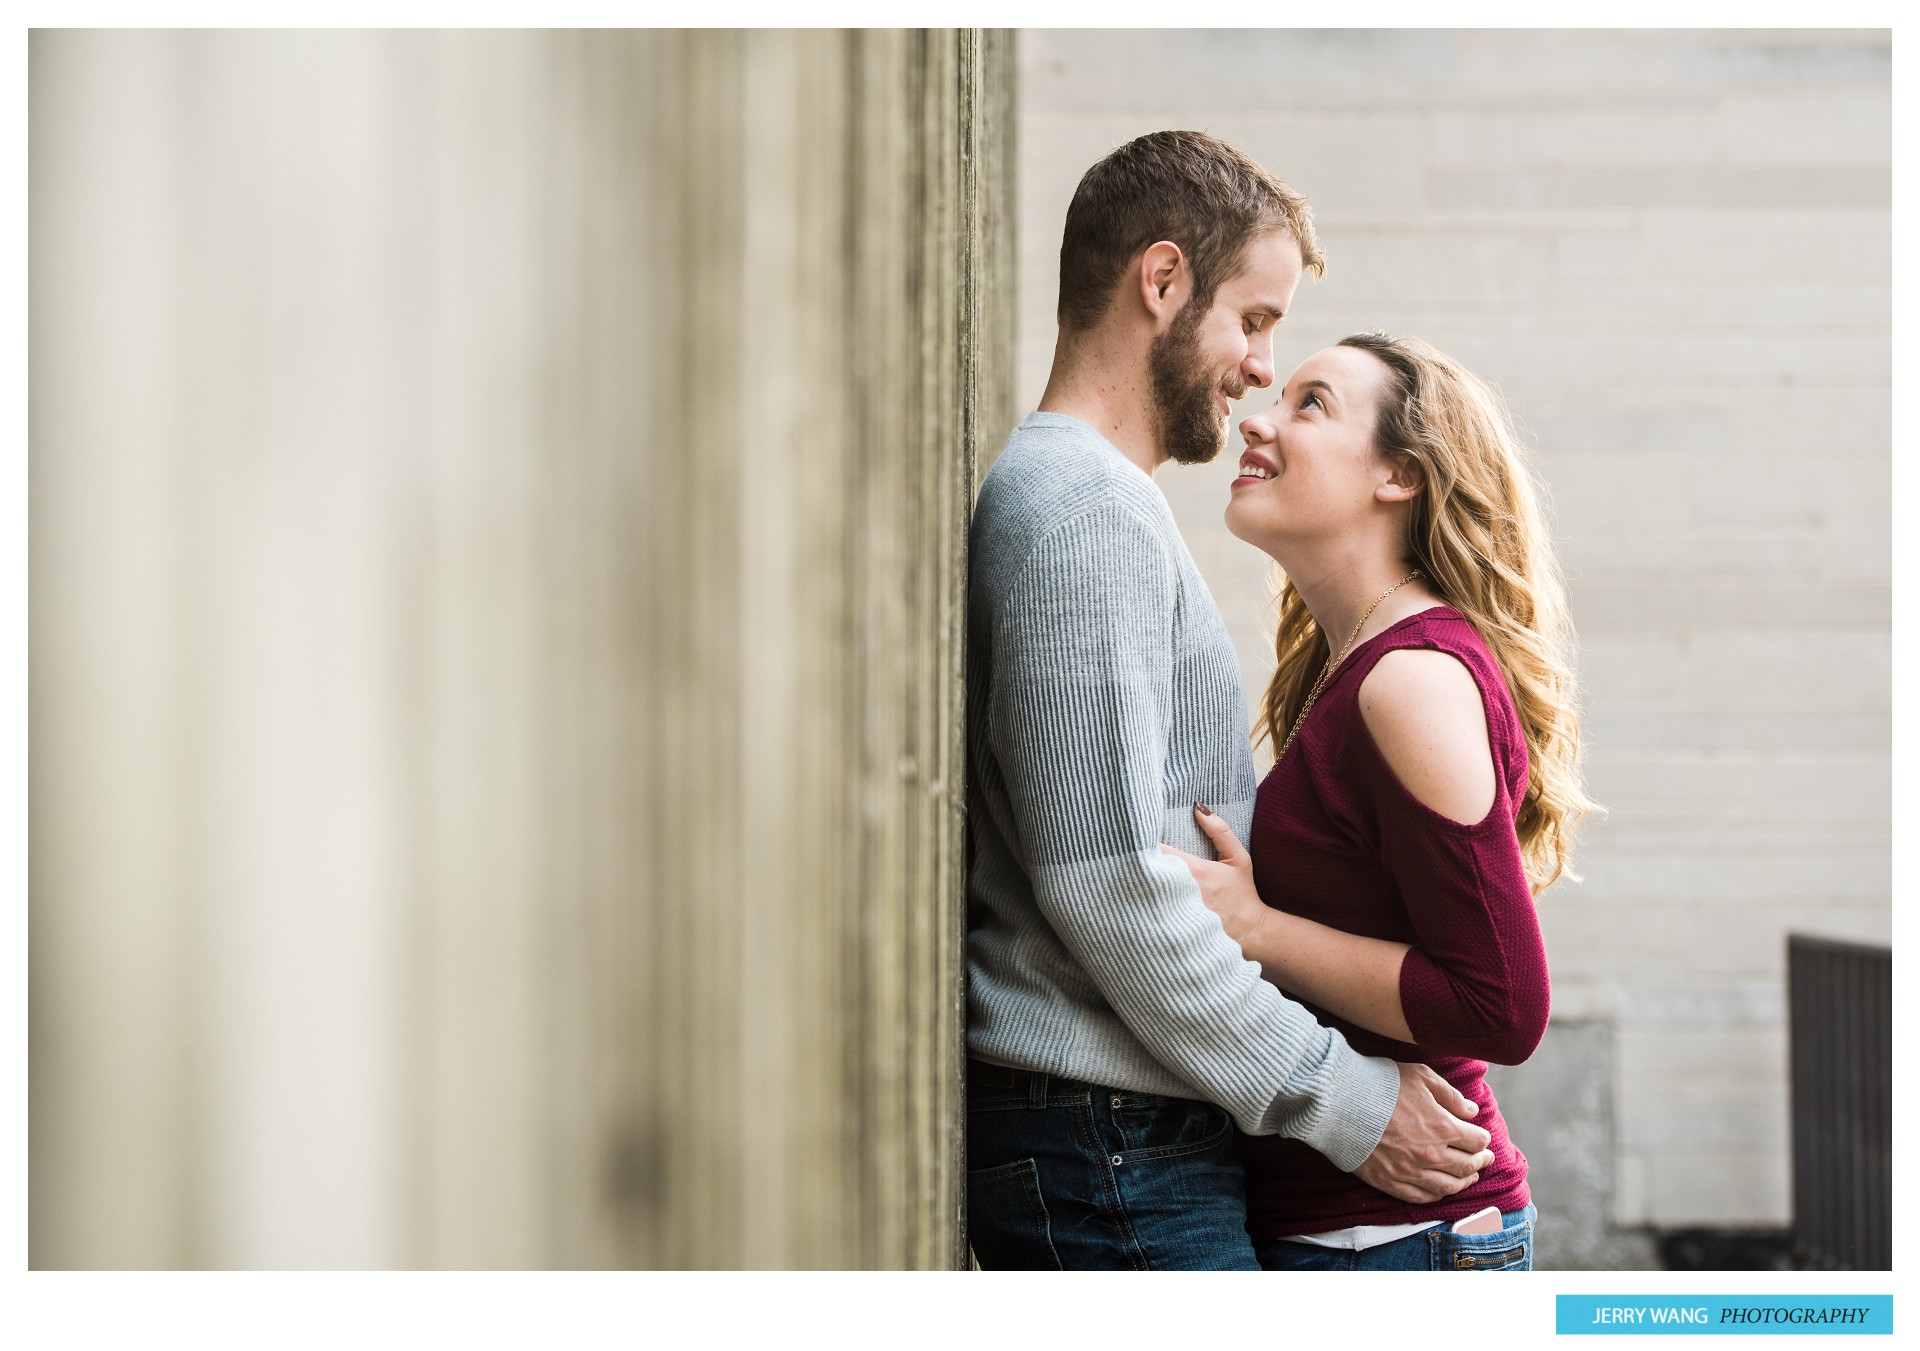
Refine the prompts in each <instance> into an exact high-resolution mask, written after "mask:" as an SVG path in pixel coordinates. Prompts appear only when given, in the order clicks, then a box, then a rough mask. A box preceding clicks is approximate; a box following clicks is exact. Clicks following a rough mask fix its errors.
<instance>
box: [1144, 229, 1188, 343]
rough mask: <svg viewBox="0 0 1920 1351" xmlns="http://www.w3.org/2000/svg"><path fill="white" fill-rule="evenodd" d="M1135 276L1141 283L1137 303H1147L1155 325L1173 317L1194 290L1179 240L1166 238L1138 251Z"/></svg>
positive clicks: (1159, 324)
mask: <svg viewBox="0 0 1920 1351" xmlns="http://www.w3.org/2000/svg"><path fill="white" fill-rule="evenodd" d="M1135 279H1136V280H1137V281H1138V283H1139V286H1140V303H1141V304H1142V305H1144V306H1146V310H1147V313H1148V314H1149V315H1151V316H1152V317H1153V319H1154V326H1155V327H1156V328H1158V327H1160V326H1161V325H1162V324H1163V323H1168V322H1171V321H1172V319H1173V316H1174V315H1176V314H1178V313H1179V312H1180V307H1181V306H1182V305H1184V304H1186V303H1187V296H1188V295H1189V294H1190V293H1191V292H1192V290H1193V272H1192V269H1190V268H1189V267H1188V266H1187V255H1186V254H1185V253H1183V252H1181V249H1180V246H1179V245H1178V244H1174V243H1171V242H1170V241H1168V240H1165V239H1163V240H1161V241H1160V242H1159V243H1157V244H1149V245H1148V246H1147V250H1146V252H1145V253H1142V254H1141V255H1140V262H1139V266H1138V268H1137V270H1136V273H1135Z"/></svg>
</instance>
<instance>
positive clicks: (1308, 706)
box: [1273, 568, 1420, 765]
mask: <svg viewBox="0 0 1920 1351" xmlns="http://www.w3.org/2000/svg"><path fill="white" fill-rule="evenodd" d="M1419 575H1420V569H1419V568H1415V569H1414V570H1413V571H1412V572H1409V573H1408V574H1407V575H1406V576H1404V577H1402V578H1401V579H1400V580H1399V581H1397V582H1395V583H1394V584H1393V585H1392V586H1390V587H1388V588H1387V589H1386V590H1385V591H1382V592H1381V593H1380V596H1379V599H1377V600H1375V601H1374V602H1373V604H1371V605H1369V606H1368V607H1367V612H1366V613H1365V614H1363V615H1361V616H1360V622H1359V623H1358V624H1355V625H1354V626H1353V632H1352V633H1349V634H1348V635H1347V645H1346V646H1345V647H1343V648H1341V649H1340V655H1339V656H1337V657H1329V658H1327V664H1326V665H1325V666H1324V667H1322V668H1321V670H1320V678H1319V679H1318V680H1316V681H1314V682H1313V688H1312V689H1311V690H1308V691H1307V702H1306V703H1304V704H1302V705H1301V706H1300V716H1299V717H1297V718H1295V719H1294V720H1293V730H1292V731H1290V732H1288V733H1287V739H1286V740H1285V741H1283V742H1281V743H1280V754H1278V755H1276V756H1274V757H1273V762H1274V763H1275V764H1276V765H1277V764H1279V763H1280V762H1281V760H1283V759H1285V758H1286V754H1287V747H1289V746H1291V745H1292V744H1293V739H1294V738H1295V737H1297V736H1299V735H1300V724H1301V723H1303V722H1305V721H1306V720H1307V714H1309V713H1311V712H1313V701H1314V700H1315V699H1318V698H1319V697H1320V691H1321V690H1322V689H1324V688H1326V684H1327V677H1329V676H1331V675H1332V674H1333V668H1334V667H1336V666H1338V665H1339V664H1340V663H1341V662H1343V661H1345V660H1346V659H1347V653H1349V652H1351V651H1353V643H1354V640H1355V639H1356V638H1358V637H1359V636H1360V630H1361V629H1363V628H1365V627H1366V626H1367V621H1368V620H1369V619H1371V618H1373V612H1374V611H1375V610H1377V609H1379V608H1380V602H1381V601H1383V600H1385V599H1386V598H1387V597H1388V596H1391V595H1392V594H1393V593H1394V592H1396V591H1398V590H1399V589H1400V588H1401V587H1403V586H1405V585H1406V584H1407V583H1408V582H1410V581H1412V580H1413V579H1414V578H1415V577H1418V576H1419Z"/></svg>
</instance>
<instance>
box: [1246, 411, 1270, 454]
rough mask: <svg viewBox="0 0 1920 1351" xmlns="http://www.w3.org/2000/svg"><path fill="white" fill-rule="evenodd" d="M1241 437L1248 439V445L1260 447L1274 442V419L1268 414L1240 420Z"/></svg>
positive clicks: (1258, 414)
mask: <svg viewBox="0 0 1920 1351" xmlns="http://www.w3.org/2000/svg"><path fill="white" fill-rule="evenodd" d="M1240 435H1241V436H1243V437H1245V438H1246V441H1247V444H1248V445H1250V446H1251V445H1260V444H1264V443H1266V442H1268V441H1271V440H1273V419H1272V418H1271V416H1269V415H1268V414H1266V413H1255V414H1253V415H1252V416H1251V417H1245V418H1242V419H1240Z"/></svg>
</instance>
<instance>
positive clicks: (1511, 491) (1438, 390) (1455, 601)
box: [1255, 333, 1595, 895]
mask: <svg viewBox="0 0 1920 1351" xmlns="http://www.w3.org/2000/svg"><path fill="white" fill-rule="evenodd" d="M1339 345H1340V346H1342V347H1355V348H1358V349H1359V350H1361V351H1363V352H1371V353H1372V354H1373V355H1374V356H1376V357H1378V358H1379V359H1380V361H1381V362H1383V363H1384V364H1385V365H1386V367H1387V370H1388V372H1389V376H1390V378H1389V380H1388V383H1387V389H1386V392H1385V393H1384V394H1383V395H1382V396H1381V407H1380V410H1379V420H1378V422H1377V424H1376V426H1375V430H1374V443H1375V445H1376V446H1377V447H1378V448H1379V449H1380V451H1381V453H1382V454H1385V455H1389V456H1393V457H1396V458H1405V459H1409V460H1412V461H1413V462H1414V463H1416V464H1417V465H1418V466H1419V468H1420V472H1421V474H1422V476H1423V479H1424V482H1425V485H1426V486H1425V491H1423V492H1421V493H1420V494H1419V495H1418V496H1416V497H1414V498H1413V500H1412V514H1411V516H1410V517H1409V519H1408V522H1407V560H1406V561H1407V563H1408V565H1409V566H1411V567H1417V568H1419V569H1420V571H1421V573H1422V574H1423V575H1424V576H1425V577H1426V579H1427V582H1428V584H1429V585H1430V586H1432V588H1433V589H1434V590H1435V591H1436V592H1438V593H1439V596H1440V599H1441V600H1442V601H1444V602H1445V603H1446V604H1448V605H1451V606H1452V607H1453V608H1454V609H1456V610H1458V611H1459V612H1460V613H1461V614H1462V615H1464V616H1466V618H1467V620H1468V621H1469V622H1471V623H1472V625H1473V627H1474V628H1475V629H1477V630H1478V631H1479V633H1480V636H1481V638H1482V639H1484V640H1485V642H1486V644H1487V646H1488V647H1489V648H1491V649H1492V650H1493V655H1494V657H1495V659H1496V660H1497V661H1498V662H1499V663H1500V670H1501V672H1502V673H1503V674H1504V675H1505V676H1506V680H1507V689H1508V691H1509V692H1510V693H1511V694H1512V695H1513V702H1514V707H1515V708H1516V709H1517V710H1518V711H1519V714H1520V725H1521V727H1522V728H1523V729H1524V730H1525V733H1526V739H1527V763H1528V771H1529V772H1528V776H1527V793H1526V797H1525V799H1524V800H1523V801H1522V802H1521V804H1520V814H1519V819H1518V821H1517V822H1516V829H1517V832H1518V834H1519V837H1520V850H1521V855H1522V857H1523V858H1524V859H1525V862H1526V869H1527V881H1528V883H1529V884H1530V885H1531V886H1532V887H1533V891H1534V894H1535V895H1538V894H1539V893H1540V892H1542V891H1544V890H1546V889H1547V887H1549V886H1551V885H1552V884H1553V883H1554V882H1555V881H1557V880H1558V879H1559V878H1561V877H1562V876H1565V877H1570V878H1574V879H1576V880H1577V879H1578V876H1579V874H1577V873H1575V872H1574V871H1573V870H1572V867H1571V864H1572V847H1573V834H1574V830H1575V828H1576V827H1577V826H1578V825H1579V823H1580V820H1581V818H1582V817H1584V816H1585V815H1586V814H1587V813H1588V812H1590V811H1592V810H1594V807H1595V804H1594V803H1593V802H1592V801H1591V800H1590V799H1589V798H1588V797H1587V795H1586V793H1585V792H1584V791H1583V788H1582V784H1581V775H1580V712H1579V687H1578V682H1577V680H1576V678H1575V676H1574V671H1573V660H1572V647H1573V626H1572V624H1571V622H1570V621H1569V619H1568V615H1567V596H1566V587H1565V584H1564V583H1563V582H1562V580H1561V576H1560V569H1559V565H1558V563H1557V562H1556V561H1555V558H1554V553H1553V542H1552V539H1551V537H1550V536H1549V535H1548V533H1547V528H1546V522H1545V519H1544V516H1543V513H1542V511H1541V508H1540V502H1539V493H1538V490H1537V488H1536V486H1535V484H1534V481H1533V475H1532V473H1531V471H1530V470H1529V469H1528V467H1527V464H1526V460H1525V456H1524V454H1523V452H1522V450H1521V448H1520V442H1519V438H1518V437H1517V436H1516V435H1515V433H1514V430H1513V426H1512V423H1511V421H1510V420H1509V418H1508V416H1507V411H1506V407H1505V405H1504V404H1503V403H1502V401H1501V399H1500V397H1499V395H1497V394H1495V393H1494V391H1493V390H1492V389H1491V388H1489V387H1488V386H1487V384H1486V383H1485V382H1484V381H1482V380H1480V379H1479V378H1478V377H1477V376H1475V375H1473V374H1472V373H1471V372H1469V371H1467V370H1466V369H1465V368H1464V367H1462V366H1461V365H1460V364H1459V363H1458V362H1456V361H1454V360H1453V359H1452V358H1451V357H1448V356H1446V355H1444V354H1442V353H1441V352H1438V351H1436V350H1434V348H1432V347H1430V346H1428V345H1427V344H1426V343H1424V342H1421V341H1419V340H1418V339H1413V338H1395V337H1390V336H1388V335H1387V334H1384V333H1362V334H1356V335H1355V336H1353V337H1349V338H1342V339H1341V340H1340V344H1339ZM1279 610H1280V620H1279V625H1278V628H1277V630H1276V631H1275V633H1274V644H1273V646H1274V655H1275V657H1276V659H1277V662H1278V665H1277V666H1276V667H1275V670H1274V673H1273V680H1272V681H1271V682H1270V683H1269V684H1268V686H1267V695H1266V700H1265V704H1264V707H1263V710H1262V718H1261V725H1260V727H1259V729H1258V730H1257V732H1256V736H1255V742H1256V744H1258V742H1259V741H1262V740H1265V741H1268V742H1270V743H1271V744H1272V745H1273V747H1274V748H1275V750H1276V751H1277V750H1278V748H1279V747H1280V746H1282V745H1284V744H1285V742H1286V736H1287V730H1288V729H1289V728H1290V727H1292V726H1293V720H1294V719H1295V718H1296V717H1297V716H1299V713H1300V708H1301V705H1303V704H1304V703H1306V700H1307V694H1308V691H1310V690H1311V689H1312V688H1313V682H1314V681H1315V679H1317V678H1318V676H1319V674H1320V672H1321V670H1322V668H1324V667H1325V666H1326V663H1327V656H1328V653H1329V650H1330V649H1329V647H1328V644H1327V636H1326V635H1325V634H1324V633H1322V632H1321V631H1320V626H1319V625H1318V624H1317V623H1315V622H1314V618H1313V615H1312V614H1311V613H1309V612H1308V610H1307V607H1306V603H1305V602H1304V601H1302V600H1301V599H1300V593H1299V592H1298V591H1296V590H1295V589H1294V586H1293V583H1292V582H1291V581H1287V582H1285V583H1284V584H1283V585H1282V587H1281V590H1280V595H1279Z"/></svg>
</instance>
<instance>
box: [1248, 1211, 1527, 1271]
mask: <svg viewBox="0 0 1920 1351" xmlns="http://www.w3.org/2000/svg"><path fill="white" fill-rule="evenodd" d="M1537 1217H1538V1212H1537V1211H1536V1210H1535V1209H1534V1208H1533V1207H1532V1206H1528V1207H1527V1208H1526V1209H1525V1210H1509V1211H1508V1212H1507V1213H1506V1214H1505V1215H1502V1216H1501V1217H1500V1218H1501V1220H1502V1221H1503V1225H1502V1227H1501V1228H1500V1229H1499V1230H1498V1231H1497V1232H1495V1233H1491V1234H1456V1233H1454V1232H1453V1231H1452V1230H1451V1229H1449V1228H1448V1227H1447V1226H1446V1225H1444V1224H1443V1225H1441V1226H1440V1227H1439V1228H1438V1229H1428V1230H1425V1231H1424V1232H1422V1233H1418V1234H1409V1235H1408V1236H1407V1237H1405V1238H1398V1239H1395V1240H1394V1241H1393V1242H1391V1243H1382V1244H1381V1245H1380V1246H1378V1247H1376V1248H1363V1249H1361V1250H1360V1251H1359V1252H1349V1251H1347V1250H1346V1249H1344V1248H1321V1247H1317V1246H1315V1245H1314V1244H1311V1243H1289V1242H1288V1241H1287V1240H1286V1239H1269V1240H1266V1241H1264V1242H1261V1243H1259V1244H1256V1245H1255V1247H1256V1250H1257V1251H1258V1253H1259V1256H1260V1265H1261V1266H1263V1267H1265V1268H1266V1269H1267V1270H1268V1271H1531V1270H1532V1269H1533V1225H1534V1221H1535V1219H1536V1218H1537Z"/></svg>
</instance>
